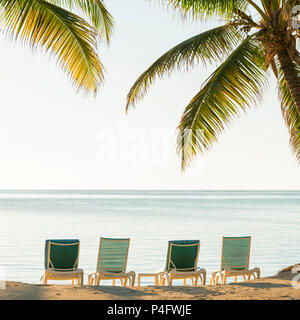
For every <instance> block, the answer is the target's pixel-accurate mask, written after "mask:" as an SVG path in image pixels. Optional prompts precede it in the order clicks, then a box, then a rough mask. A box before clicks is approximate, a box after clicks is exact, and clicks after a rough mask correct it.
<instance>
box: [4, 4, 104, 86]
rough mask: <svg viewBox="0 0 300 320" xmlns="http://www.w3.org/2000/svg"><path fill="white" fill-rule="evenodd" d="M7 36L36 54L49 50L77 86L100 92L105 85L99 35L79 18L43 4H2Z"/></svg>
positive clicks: (58, 8) (56, 7)
mask: <svg viewBox="0 0 300 320" xmlns="http://www.w3.org/2000/svg"><path fill="white" fill-rule="evenodd" d="M0 5H2V7H3V8H4V17H3V19H2V23H3V24H4V27H5V31H6V32H7V34H8V35H9V36H10V37H11V38H13V39H15V40H20V41H21V42H22V43H25V44H29V46H30V47H31V48H32V49H33V50H36V49H37V48H38V47H43V48H45V50H46V51H50V52H51V53H52V54H54V55H55V56H56V57H57V62H58V64H59V65H60V66H61V68H62V69H63V70H64V71H66V72H67V73H68V74H69V76H70V78H71V79H72V80H73V84H74V85H75V86H76V87H77V88H78V89H79V90H83V91H84V92H88V91H94V92H96V90H97V88H98V86H99V85H100V84H101V83H102V81H103V66H102V64H101V62H100V61H99V59H98V57H97V54H96V31H95V29H94V28H92V27H91V26H90V25H89V24H88V23H87V22H86V21H84V20H83V19H82V18H80V17H79V16H77V15H75V14H73V13H71V12H69V11H67V10H65V9H62V8H60V7H58V6H55V5H53V4H51V3H49V2H47V1H43V0H18V1H15V0H0Z"/></svg>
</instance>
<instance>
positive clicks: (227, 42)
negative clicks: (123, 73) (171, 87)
mask: <svg viewBox="0 0 300 320" xmlns="http://www.w3.org/2000/svg"><path fill="white" fill-rule="evenodd" d="M240 39H241V35H240V34H239V33H238V31H237V30H236V29H235V28H234V27H232V26H231V25H224V26H221V27H218V28H215V29H211V30H209V31H206V32H204V33H201V34H199V35H197V36H195V37H192V38H190V39H188V40H186V41H183V42H181V43H180V44H178V45H177V46H175V47H174V48H172V49H171V50H169V51H168V52H166V53H165V54H164V55H163V56H161V57H160V58H159V59H158V60H156V61H155V62H154V63H153V64H152V65H151V66H150V67H149V68H148V69H147V70H146V71H145V72H144V73H143V74H142V75H141V76H140V77H139V78H138V79H137V80H136V82H135V83H134V85H133V86H132V88H131V89H130V92H129V94H128V96H127V106H126V110H127V111H128V108H129V106H130V105H133V106H134V104H135V102H136V101H137V100H139V99H141V98H143V97H144V95H145V94H146V92H147V89H148V87H149V86H150V85H151V84H152V83H153V82H154V81H155V78H156V77H159V78H162V77H163V76H164V75H168V76H169V75H170V73H171V71H172V70H174V69H175V68H177V69H178V70H180V69H182V68H185V69H187V70H188V69H189V68H190V67H193V66H194V65H195V63H196V62H199V61H201V62H202V63H203V64H205V63H207V62H208V63H212V62H215V61H221V60H222V59H223V58H224V57H225V56H226V55H228V54H229V53H230V52H231V51H232V50H233V49H234V47H235V46H236V45H237V44H238V41H239V40H240Z"/></svg>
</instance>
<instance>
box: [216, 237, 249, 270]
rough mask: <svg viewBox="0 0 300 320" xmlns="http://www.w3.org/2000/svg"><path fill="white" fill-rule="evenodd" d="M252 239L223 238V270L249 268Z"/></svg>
mask: <svg viewBox="0 0 300 320" xmlns="http://www.w3.org/2000/svg"><path fill="white" fill-rule="evenodd" d="M250 246H251V237H223V245H222V257H221V270H224V269H233V270H234V269H235V270H242V269H248V268H249V257H250Z"/></svg>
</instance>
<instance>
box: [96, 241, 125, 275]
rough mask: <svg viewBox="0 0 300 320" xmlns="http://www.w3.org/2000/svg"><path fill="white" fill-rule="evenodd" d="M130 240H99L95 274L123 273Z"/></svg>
mask: <svg viewBox="0 0 300 320" xmlns="http://www.w3.org/2000/svg"><path fill="white" fill-rule="evenodd" d="M129 243H130V239H128V238H126V239H115V238H100V246H99V255H98V262H97V272H101V270H104V271H106V272H112V273H120V272H125V271H126V267H127V257H128V250H129Z"/></svg>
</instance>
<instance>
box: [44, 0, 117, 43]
mask: <svg viewBox="0 0 300 320" xmlns="http://www.w3.org/2000/svg"><path fill="white" fill-rule="evenodd" d="M47 2H50V3H53V4H55V5H57V6H64V7H67V8H68V9H69V10H73V9H79V10H81V11H82V12H83V13H84V14H86V15H87V17H88V19H89V21H90V23H91V24H92V25H93V26H94V27H95V28H96V29H97V30H98V32H99V35H100V36H104V37H105V38H106V40H107V42H109V41H110V38H111V36H112V30H113V24H114V20H113V18H112V16H111V14H110V13H109V12H108V11H107V9H106V7H105V5H104V3H103V1H102V0H47Z"/></svg>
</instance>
